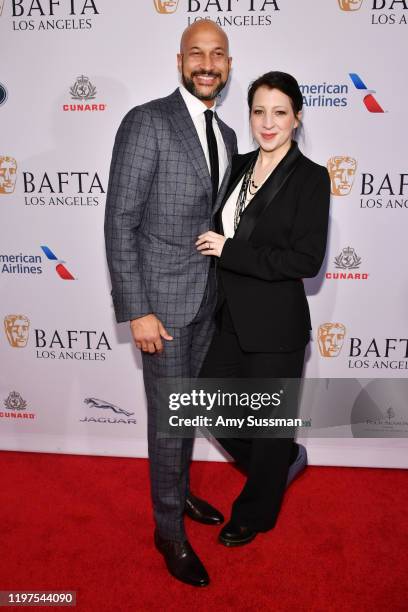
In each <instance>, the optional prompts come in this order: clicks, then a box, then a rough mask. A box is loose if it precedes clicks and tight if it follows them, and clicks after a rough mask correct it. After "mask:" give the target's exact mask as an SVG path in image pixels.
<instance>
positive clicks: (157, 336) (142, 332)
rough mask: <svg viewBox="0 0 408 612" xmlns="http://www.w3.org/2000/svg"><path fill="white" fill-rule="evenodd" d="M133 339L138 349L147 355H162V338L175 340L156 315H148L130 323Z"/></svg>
mask: <svg viewBox="0 0 408 612" xmlns="http://www.w3.org/2000/svg"><path fill="white" fill-rule="evenodd" d="M130 329H131V330H132V335H133V339H134V341H135V344H136V346H137V348H138V349H140V350H141V351H144V352H145V353H156V352H157V353H161V352H162V351H163V349H164V346H163V342H162V338H164V339H165V340H173V336H170V334H169V333H168V332H167V330H166V328H165V327H164V325H163V323H162V322H161V321H160V320H159V319H158V318H157V317H156V315H154V314H148V315H145V316H144V317H139V318H138V319H133V321H131V322H130Z"/></svg>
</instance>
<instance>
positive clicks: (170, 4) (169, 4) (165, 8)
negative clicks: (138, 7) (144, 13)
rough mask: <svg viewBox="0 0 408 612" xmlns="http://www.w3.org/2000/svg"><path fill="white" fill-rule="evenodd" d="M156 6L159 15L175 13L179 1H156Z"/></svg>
mask: <svg viewBox="0 0 408 612" xmlns="http://www.w3.org/2000/svg"><path fill="white" fill-rule="evenodd" d="M154 6H155V8H156V11H157V12H158V13H162V14H167V15H169V14H170V13H175V12H176V11H177V7H178V0H154Z"/></svg>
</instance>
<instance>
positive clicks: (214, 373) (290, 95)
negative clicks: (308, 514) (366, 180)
mask: <svg viewBox="0 0 408 612" xmlns="http://www.w3.org/2000/svg"><path fill="white" fill-rule="evenodd" d="M248 105H249V110H250V123H251V129H252V134H253V137H254V139H255V140H256V141H257V143H258V145H259V148H258V149H257V150H256V151H253V152H250V153H247V154H245V155H236V156H235V157H234V158H233V160H232V168H231V175H230V180H229V187H228V189H227V193H226V196H225V198H224V201H223V203H222V205H221V207H220V210H219V212H218V215H217V216H218V219H217V221H218V222H217V227H218V230H219V233H217V232H213V231H208V232H206V233H205V234H203V235H201V236H199V238H198V241H197V248H198V250H200V251H201V253H202V254H203V255H205V256H208V255H212V256H216V257H217V258H218V260H217V261H218V266H217V268H218V281H219V282H218V303H217V312H216V317H217V323H218V325H217V331H216V333H215V335H214V338H213V340H212V342H211V345H210V348H209V351H208V354H207V356H206V358H205V361H204V364H203V368H202V371H201V377H205V378H228V377H233V378H241V377H243V378H300V377H301V375H302V369H303V361H304V354H305V347H306V345H307V343H308V342H309V339H310V329H311V323H310V314H309V307H308V303H307V299H306V295H305V290H304V287H303V282H302V279H303V278H307V277H313V276H316V274H317V273H318V272H319V269H320V267H321V265H322V262H323V259H324V255H325V249H326V239H327V226H328V216H329V202H330V179H329V175H328V172H327V170H326V168H324V167H323V166H319V165H318V164H316V163H314V162H313V161H311V160H310V159H308V158H307V157H305V156H304V155H302V153H301V152H300V151H299V149H298V146H297V144H296V142H295V141H294V140H293V134H294V131H295V130H296V129H297V128H298V127H299V125H300V121H301V114H302V106H303V98H302V94H301V91H300V89H299V86H298V83H297V81H296V79H294V78H293V77H292V76H291V75H289V74H286V73H282V72H268V73H267V74H264V75H263V76H261V77H260V78H258V79H257V80H256V81H255V82H254V83H252V85H251V86H250V89H249V92H248ZM219 442H220V443H221V444H222V446H223V447H224V448H225V449H226V450H227V451H228V453H229V454H230V455H231V456H232V457H233V458H234V459H235V461H236V462H237V464H238V465H240V467H241V468H242V469H243V470H244V471H245V473H246V475H247V480H246V483H245V486H244V488H243V489H242V491H241V493H240V495H239V496H238V497H237V499H236V500H235V502H234V504H233V506H232V513H231V519H230V521H229V522H228V523H227V524H226V525H225V526H224V528H223V529H222V531H221V533H220V536H219V539H220V541H221V542H222V543H223V544H225V545H226V546H238V545H242V544H246V543H248V542H250V541H251V540H253V539H254V538H255V537H256V535H257V533H258V532H261V531H268V530H269V529H272V527H273V526H274V525H275V522H276V520H277V516H278V513H279V509H280V506H281V503H282V498H283V494H284V491H285V487H286V486H287V484H288V483H289V482H290V481H291V480H292V479H293V478H294V476H295V475H296V474H297V473H298V472H299V471H300V470H301V469H303V468H304V467H305V465H306V450H305V449H304V447H302V446H300V445H297V444H295V443H294V440H293V438H269V439H266V438H253V439H237V438H234V439H219Z"/></svg>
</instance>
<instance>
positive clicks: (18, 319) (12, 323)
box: [4, 314, 30, 348]
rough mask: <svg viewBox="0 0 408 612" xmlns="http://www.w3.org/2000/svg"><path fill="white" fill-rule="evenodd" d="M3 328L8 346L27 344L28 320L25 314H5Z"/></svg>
mask: <svg viewBox="0 0 408 612" xmlns="http://www.w3.org/2000/svg"><path fill="white" fill-rule="evenodd" d="M4 329H5V332H6V336H7V340H8V341H9V344H10V346H12V347H13V348H24V347H25V346H27V342H28V333H29V331H30V321H29V320H28V318H27V317H26V316H25V315H22V314H18V315H16V314H11V315H7V316H6V317H4Z"/></svg>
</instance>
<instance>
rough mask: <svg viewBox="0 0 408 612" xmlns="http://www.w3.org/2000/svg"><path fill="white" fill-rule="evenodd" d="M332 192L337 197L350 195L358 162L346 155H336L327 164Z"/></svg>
mask: <svg viewBox="0 0 408 612" xmlns="http://www.w3.org/2000/svg"><path fill="white" fill-rule="evenodd" d="M327 169H328V171H329V174H330V184H331V192H332V194H333V195H336V196H345V195H348V194H349V193H350V191H351V188H352V187H353V182H354V177H355V175H356V170H357V161H356V160H355V159H354V158H353V157H348V156H346V155H336V156H335V157H331V158H330V159H329V161H328V162H327Z"/></svg>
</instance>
